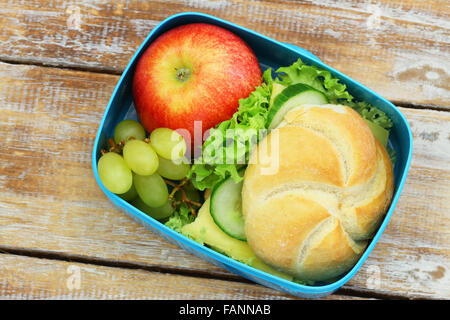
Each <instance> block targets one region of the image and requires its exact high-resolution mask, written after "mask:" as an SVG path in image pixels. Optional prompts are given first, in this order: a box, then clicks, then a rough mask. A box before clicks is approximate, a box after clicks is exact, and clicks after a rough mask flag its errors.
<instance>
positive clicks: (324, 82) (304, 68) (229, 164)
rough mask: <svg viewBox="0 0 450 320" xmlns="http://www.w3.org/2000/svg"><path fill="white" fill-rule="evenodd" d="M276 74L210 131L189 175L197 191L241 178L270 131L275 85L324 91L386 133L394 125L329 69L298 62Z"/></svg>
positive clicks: (332, 100) (265, 76)
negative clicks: (301, 85)
mask: <svg viewBox="0 0 450 320" xmlns="http://www.w3.org/2000/svg"><path fill="white" fill-rule="evenodd" d="M275 73H276V76H275V77H273V76H272V70H271V69H270V68H269V69H267V70H266V71H265V72H264V74H263V84H262V85H261V86H259V87H257V88H256V89H255V91H253V92H252V93H251V94H250V96H249V97H248V98H245V99H241V100H240V101H239V107H238V110H237V112H236V113H235V114H234V115H233V117H232V118H231V119H229V120H226V121H223V122H221V123H220V124H218V125H217V126H216V127H215V128H213V129H212V130H211V132H210V136H209V137H208V138H207V139H206V141H205V142H204V143H203V146H202V157H201V158H199V159H196V161H195V164H194V165H193V166H192V168H191V171H190V172H189V174H188V178H190V179H191V180H192V183H193V184H194V186H195V187H196V188H197V189H199V190H205V189H210V188H213V187H214V186H215V185H216V184H217V183H218V182H220V181H222V180H223V179H225V178H227V177H229V176H231V177H233V178H234V179H235V181H240V180H241V179H242V177H241V176H240V175H239V174H238V170H239V169H240V168H241V167H242V166H245V165H246V164H247V163H248V157H249V154H250V151H251V149H252V147H253V146H254V145H255V144H257V143H258V142H259V141H260V140H261V139H262V138H263V137H264V134H265V131H264V130H265V129H267V126H268V124H267V116H268V112H269V109H270V98H271V93H272V86H273V84H274V83H279V84H281V85H284V86H289V85H293V84H297V83H304V84H307V85H309V86H311V87H313V88H315V89H316V90H319V91H321V92H323V93H324V94H325V95H326V96H327V97H328V99H329V101H330V103H333V104H345V105H348V106H349V107H351V108H353V109H354V110H356V111H357V112H358V113H359V114H360V115H361V116H362V117H363V118H364V119H367V120H368V121H371V122H373V123H375V124H377V125H378V126H380V127H382V128H384V129H386V130H389V129H390V128H391V127H392V125H393V124H392V120H391V119H389V117H388V116H387V115H386V114H385V113H384V112H383V111H381V110H379V109H378V108H376V107H374V106H372V105H370V104H368V103H366V102H360V101H356V100H355V99H354V97H353V96H352V95H351V94H350V93H349V92H348V90H347V87H346V85H345V84H343V83H341V82H340V80H339V79H338V78H336V77H334V76H333V75H332V74H331V73H330V72H329V71H327V70H323V69H321V68H318V67H315V66H311V65H307V64H305V63H303V62H302V60H301V59H298V60H297V61H296V62H294V63H293V64H292V65H291V66H288V67H281V68H278V69H277V70H276V72H275ZM229 129H234V130H235V132H238V133H239V134H235V135H234V136H229V135H228V136H227V132H228V130H229ZM388 151H389V152H390V154H391V157H392V159H393V160H394V159H395V153H394V151H393V150H392V149H390V148H388ZM230 154H231V155H232V156H231V158H230V156H229V155H230Z"/></svg>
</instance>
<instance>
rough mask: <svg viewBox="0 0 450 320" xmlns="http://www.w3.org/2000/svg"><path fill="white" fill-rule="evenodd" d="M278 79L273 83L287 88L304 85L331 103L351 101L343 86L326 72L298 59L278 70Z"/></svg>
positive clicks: (351, 98)
mask: <svg viewBox="0 0 450 320" xmlns="http://www.w3.org/2000/svg"><path fill="white" fill-rule="evenodd" d="M277 73H279V75H278V79H276V80H275V81H276V82H278V83H280V84H282V85H284V86H289V85H292V84H297V83H304V84H307V85H309V86H311V87H313V88H314V89H316V90H319V91H322V92H323V93H325V95H326V96H327V98H328V99H329V100H330V102H331V103H337V102H339V101H349V102H350V101H352V100H353V97H352V95H351V94H350V93H349V92H348V91H347V88H346V86H345V84H343V83H340V82H339V79H338V78H336V77H333V75H332V74H331V73H330V72H329V71H327V70H323V69H320V68H317V67H315V66H310V65H307V64H305V63H303V62H302V60H301V59H298V60H297V61H296V62H294V63H293V64H292V65H291V66H289V67H281V68H278V70H277Z"/></svg>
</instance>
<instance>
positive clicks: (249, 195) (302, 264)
mask: <svg viewBox="0 0 450 320" xmlns="http://www.w3.org/2000/svg"><path fill="white" fill-rule="evenodd" d="M274 159H277V160H276V161H277V163H276V165H277V168H278V169H277V170H276V171H275V172H272V174H267V171H265V170H266V169H267V167H268V165H269V163H271V165H273V160H274ZM393 185H394V178H393V170H392V165H391V161H390V159H389V156H388V154H387V152H386V150H385V149H384V147H383V146H382V145H381V143H379V141H378V140H377V139H376V138H375V137H374V136H373V134H372V132H371V131H370V129H369V127H368V125H367V124H366V122H365V121H364V119H362V117H361V116H360V115H359V114H358V113H357V112H355V111H354V110H353V109H351V108H349V107H346V106H341V105H324V106H314V105H305V106H301V107H298V108H295V109H293V110H291V111H290V112H288V113H287V114H286V115H285V117H284V121H283V122H282V123H281V124H280V125H279V126H278V127H277V128H276V129H275V130H273V131H272V132H271V133H270V134H269V135H268V136H267V137H266V138H265V139H263V140H262V141H261V142H260V143H259V144H258V146H257V147H255V149H254V150H253V151H252V154H251V157H250V161H249V165H248V167H247V170H246V172H245V177H244V184H243V189H242V209H243V214H244V218H245V233H246V235H247V241H248V244H249V245H250V247H251V248H252V249H253V251H254V252H255V254H256V255H258V256H259V257H260V258H261V259H262V260H264V261H265V262H267V263H269V264H271V265H272V266H274V267H277V268H279V269H280V270H283V271H285V272H288V273H290V274H293V275H294V276H298V277H300V278H302V279H307V280H326V279H330V278H332V277H336V276H338V275H340V274H341V273H343V272H345V271H346V270H348V269H349V268H350V267H351V266H352V265H353V264H354V263H355V262H356V261H357V259H358V258H359V257H360V255H361V254H362V252H363V251H364V249H365V247H366V245H367V241H366V240H367V239H369V238H370V237H371V236H372V234H373V232H374V231H375V230H376V229H377V227H378V226H379V223H380V222H381V220H382V218H383V216H384V214H385V213H386V210H387V208H388V207H389V204H390V202H391V198H392V194H393Z"/></svg>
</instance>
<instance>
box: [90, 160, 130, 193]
mask: <svg viewBox="0 0 450 320" xmlns="http://www.w3.org/2000/svg"><path fill="white" fill-rule="evenodd" d="M98 175H99V176H100V180H101V181H102V183H103V185H104V186H105V188H106V189H108V190H109V191H111V192H114V193H117V194H123V193H125V192H127V191H128V190H130V188H131V185H132V184H133V176H132V173H131V170H130V168H128V167H127V164H126V163H125V161H124V160H123V158H122V156H120V155H119V154H117V153H115V152H108V153H105V154H104V155H102V156H101V157H100V159H99V160H98Z"/></svg>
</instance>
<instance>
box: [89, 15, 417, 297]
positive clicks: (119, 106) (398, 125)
mask: <svg viewBox="0 0 450 320" xmlns="http://www.w3.org/2000/svg"><path fill="white" fill-rule="evenodd" d="M196 22H204V23H210V24H214V25H218V26H220V27H223V28H225V29H228V30H230V31H232V32H234V33H235V34H237V35H238V36H240V37H241V38H242V39H243V40H244V41H246V42H247V44H248V45H249V46H250V47H251V48H252V49H253V51H254V52H255V54H256V56H257V58H258V61H259V62H260V65H261V68H262V69H263V70H265V69H267V68H269V67H271V68H272V70H276V69H277V68H279V67H281V66H288V65H291V64H292V63H293V62H295V61H296V60H298V58H301V59H302V60H303V61H304V62H306V63H308V64H311V65H315V66H317V67H320V68H323V69H326V70H328V71H330V72H331V73H332V74H333V75H334V76H336V77H337V78H339V79H340V80H341V82H343V83H344V84H345V85H346V86H347V88H348V89H349V91H350V93H351V94H352V95H353V96H354V97H356V98H357V99H358V100H361V101H366V102H368V103H370V104H372V105H374V106H376V107H378V108H379V109H381V110H382V111H384V112H386V114H387V115H388V116H389V117H390V118H391V119H392V121H393V123H394V126H393V128H392V130H391V134H390V138H389V145H390V146H391V147H392V148H394V150H395V151H396V153H397V160H396V163H395V167H394V176H395V189H394V196H393V199H392V203H391V206H390V208H389V210H388V212H387V214H386V216H385V218H384V220H383V221H382V223H381V225H380V227H379V229H378V231H377V232H376V234H375V235H374V237H373V239H372V240H371V242H370V244H369V245H368V247H367V249H366V250H365V252H364V253H363V255H362V256H361V258H360V259H359V260H358V262H357V263H356V264H355V266H354V267H353V268H352V269H350V270H349V271H348V272H346V273H345V274H343V275H342V276H341V277H340V278H339V279H337V280H336V281H335V282H332V283H328V284H323V285H316V286H307V285H301V284H298V283H294V282H291V281H287V280H284V279H281V278H278V277H276V276H273V275H270V274H267V273H265V272H263V271H260V270H258V269H255V268H252V267H250V266H248V265H245V264H243V263H240V262H238V261H236V260H233V259H231V258H228V257H227V256H224V255H222V254H220V253H218V252H216V251H214V250H211V249H209V248H207V247H205V246H202V245H200V244H199V243H197V242H195V241H193V240H191V239H189V238H187V237H185V236H183V235H181V234H179V233H178V232H176V231H174V230H172V229H170V228H168V227H166V226H165V225H164V224H162V223H160V222H159V221H157V220H155V219H153V218H151V217H149V216H147V215H146V214H144V213H143V212H141V211H140V210H138V209H136V208H135V207H133V206H132V205H130V204H129V203H127V202H126V201H124V200H122V199H121V198H120V197H118V196H117V195H115V194H113V193H111V192H110V191H108V190H107V189H106V188H105V187H104V186H103V184H102V182H101V181H100V178H99V175H98V170H97V162H98V159H99V157H100V155H101V153H100V150H101V148H102V147H103V146H104V145H105V143H106V140H107V137H111V136H112V133H113V130H114V127H115V126H116V124H117V123H118V122H120V121H122V120H123V119H136V120H137V116H136V112H135V110H134V105H133V98H132V94H131V84H132V79H133V73H134V68H135V66H136V63H137V61H138V59H139V57H140V56H141V54H142V53H143V52H144V50H145V49H146V48H147V47H148V45H149V44H150V43H151V42H152V41H153V40H154V39H156V38H157V37H158V36H159V35H161V34H162V33H164V32H166V31H167V30H170V29H172V28H174V27H177V26H180V25H183V24H188V23H196ZM411 156H412V135H411V130H410V128H409V125H408V122H407V120H406V119H405V117H404V116H403V114H402V113H401V112H400V111H399V110H398V109H397V108H396V107H395V106H394V105H393V104H392V103H390V102H389V101H387V100H386V99H384V98H383V97H381V96H380V95H378V94H377V93H375V92H373V91H372V90H370V89H368V88H366V87H365V86H363V85H362V84H360V83H358V82H356V81H355V80H353V79H351V78H349V77H348V76H346V75H344V74H342V73H340V72H339V71H337V70H334V69H333V68H331V67H329V66H327V65H325V64H324V63H323V62H322V61H320V59H319V58H317V57H316V56H315V55H313V54H312V53H310V52H308V51H307V50H305V49H302V48H299V47H296V46H294V45H291V44H286V43H280V42H278V41H276V40H273V39H270V38H268V37H266V36H264V35H261V34H258V33H256V32H254V31H252V30H248V29H246V28H243V27H240V26H238V25H236V24H233V23H230V22H227V21H225V20H222V19H218V18H216V17H213V16H210V15H206V14H202V13H195V12H191V13H180V14H176V15H173V16H171V17H169V18H167V19H165V20H164V21H162V22H161V23H160V24H159V25H158V26H157V27H155V28H154V29H153V31H152V32H151V33H150V34H149V35H148V37H147V38H146V39H145V41H144V42H143V44H142V45H141V46H140V47H139V49H138V50H137V51H136V53H135V54H134V56H133V58H132V59H131V61H130V63H129V64H128V66H127V67H126V69H125V71H124V72H123V74H122V76H121V78H120V80H119V82H118V84H117V86H116V88H115V90H114V92H113V94H112V97H111V99H110V101H109V104H108V106H107V108H106V110H105V113H104V115H103V118H102V121H101V123H100V127H99V130H98V132H97V136H96V139H95V143H94V148H93V152H92V168H93V171H94V176H95V179H96V180H97V183H98V185H99V186H100V188H101V189H102V190H103V192H104V193H105V194H106V196H107V197H108V198H109V199H110V200H111V201H112V203H113V204H114V205H116V206H117V207H118V208H119V209H120V210H121V211H123V212H124V213H125V214H127V215H128V216H130V217H131V218H133V219H134V220H135V221H137V222H139V223H141V224H142V225H144V226H145V227H146V228H148V229H150V230H152V231H153V232H155V233H156V234H158V235H160V236H161V237H163V238H165V239H167V240H168V241H170V242H172V243H175V244H177V245H178V246H180V247H181V248H183V249H185V250H186V251H188V252H191V253H193V254H195V255H196V256H198V257H200V258H203V259H205V260H207V261H209V262H211V263H213V264H215V265H217V266H219V267H222V268H225V269H227V270H229V271H231V272H233V273H235V274H237V275H239V276H242V277H244V278H247V279H249V280H252V281H254V282H256V283H259V284H262V285H264V286H267V287H270V288H274V289H276V290H280V291H283V292H286V293H288V294H292V295H294V296H298V297H302V298H319V297H323V296H326V295H329V294H331V293H333V292H334V291H336V290H337V289H339V288H340V287H341V286H343V285H344V284H345V283H346V282H347V281H348V280H350V278H351V277H353V275H355V273H356V272H357V271H358V270H359V268H360V267H361V266H362V264H363V263H364V261H365V260H366V259H367V257H368V256H369V254H370V253H371V251H372V250H373V248H374V246H375V244H376V243H377V241H378V240H379V238H380V236H381V234H382V233H383V231H384V229H385V228H386V225H387V223H388V222H389V219H390V218H391V216H392V213H393V211H394V208H395V206H396V204H397V201H398V199H399V196H400V193H401V190H402V188H403V185H404V184H405V180H406V176H407V173H408V170H409V165H410V162H411Z"/></svg>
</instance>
